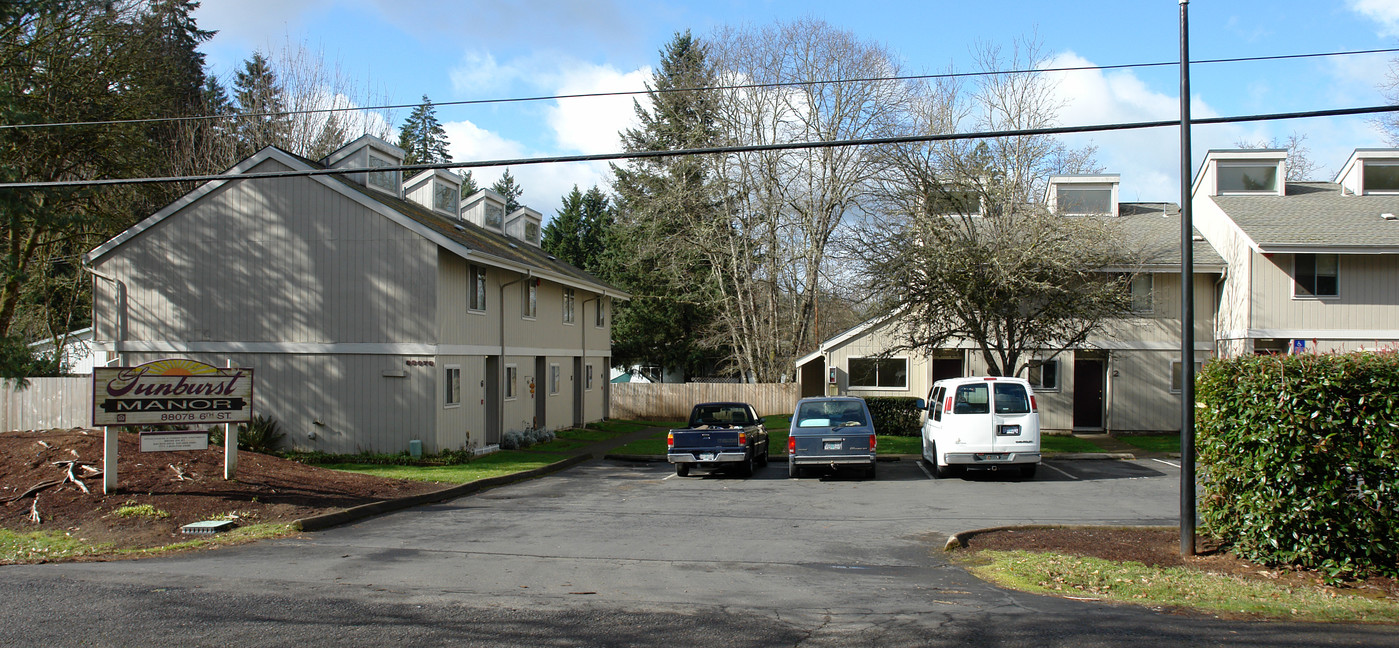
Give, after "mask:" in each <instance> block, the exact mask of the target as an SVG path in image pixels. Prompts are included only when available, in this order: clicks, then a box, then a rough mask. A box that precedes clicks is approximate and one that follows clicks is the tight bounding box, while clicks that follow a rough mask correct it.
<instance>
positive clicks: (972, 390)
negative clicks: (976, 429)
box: [952, 383, 991, 414]
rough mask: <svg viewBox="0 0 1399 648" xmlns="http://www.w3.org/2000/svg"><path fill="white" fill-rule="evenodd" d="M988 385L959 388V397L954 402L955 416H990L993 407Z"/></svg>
mask: <svg viewBox="0 0 1399 648" xmlns="http://www.w3.org/2000/svg"><path fill="white" fill-rule="evenodd" d="M989 393H990V390H989V389H987V386H986V383H981V384H979V385H961V386H959V387H958V388H957V395H956V397H955V398H953V400H952V413H953V414H990V413H991V405H990V399H989V398H988V395H989Z"/></svg>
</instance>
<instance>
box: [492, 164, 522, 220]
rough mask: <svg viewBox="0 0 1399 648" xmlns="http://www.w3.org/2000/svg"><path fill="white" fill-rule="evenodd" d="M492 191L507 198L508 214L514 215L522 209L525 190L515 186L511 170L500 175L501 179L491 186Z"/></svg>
mask: <svg viewBox="0 0 1399 648" xmlns="http://www.w3.org/2000/svg"><path fill="white" fill-rule="evenodd" d="M491 191H494V192H496V193H498V194H500V195H501V197H503V198H505V213H506V214H513V213H515V210H517V209H519V208H520V195H521V194H523V193H525V190H524V188H522V187H520V185H518V184H515V176H512V175H510V169H506V170H505V172H504V173H502V174H500V179H499V180H496V181H495V184H493V185H491Z"/></svg>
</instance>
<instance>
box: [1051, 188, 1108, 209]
mask: <svg viewBox="0 0 1399 648" xmlns="http://www.w3.org/2000/svg"><path fill="white" fill-rule="evenodd" d="M1057 194H1058V195H1057V197H1056V200H1055V206H1054V207H1055V213H1058V214H1066V215H1067V214H1072V215H1076V216H1083V215H1088V214H1111V213H1112V187H1091V188H1090V187H1059V191H1058V192H1057Z"/></svg>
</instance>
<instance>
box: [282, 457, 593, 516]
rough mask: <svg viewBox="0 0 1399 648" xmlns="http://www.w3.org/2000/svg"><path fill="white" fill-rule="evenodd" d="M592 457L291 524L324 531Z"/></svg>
mask: <svg viewBox="0 0 1399 648" xmlns="http://www.w3.org/2000/svg"><path fill="white" fill-rule="evenodd" d="M592 458H593V456H592V455H591V454H581V455H577V456H574V457H569V458H567V459H564V460H561V461H556V462H554V463H551V464H549V465H547V466H541V467H539V468H535V469H533V470H526V471H524V472H518V473H513V474H509V475H501V476H499V477H488V478H486V479H480V480H477V481H474V482H469V483H466V484H458V485H456V486H449V487H447V488H444V489H442V490H439V491H433V492H431V493H423V494H422V495H413V496H410V497H400V498H398V499H391V500H384V501H382V502H370V503H369V504H361V505H359V506H352V507H350V508H347V509H341V510H339V511H331V512H330V513H322V514H320V515H313V516H311V517H307V518H302V519H300V520H295V521H293V522H292V523H291V527H292V528H293V529H295V530H297V531H321V530H324V529H329V528H331V527H335V526H339V525H341V524H346V523H349V522H355V521H358V520H362V519H364V518H367V517H373V516H375V515H382V514H384V513H392V512H394V511H401V510H403V509H406V508H412V507H414V506H422V505H423V504H433V503H436V502H443V501H446V500H450V499H456V498H458V497H463V496H465V495H471V494H473V493H479V492H481V491H483V490H487V489H490V488H495V487H496V486H503V485H505V484H511V483H514V482H517V481H524V480H527V479H533V478H535V477H540V476H543V475H547V474H549V473H553V472H558V471H560V470H563V469H565V468H572V467H573V466H576V465H578V464H580V463H583V462H585V461H588V460H590V459H592Z"/></svg>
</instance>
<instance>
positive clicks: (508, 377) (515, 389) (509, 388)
mask: <svg viewBox="0 0 1399 648" xmlns="http://www.w3.org/2000/svg"><path fill="white" fill-rule="evenodd" d="M519 382H520V368H519V367H517V366H515V365H512V364H508V365H505V400H515V398H516V397H517V396H518V394H519V393H520V392H519Z"/></svg>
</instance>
